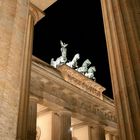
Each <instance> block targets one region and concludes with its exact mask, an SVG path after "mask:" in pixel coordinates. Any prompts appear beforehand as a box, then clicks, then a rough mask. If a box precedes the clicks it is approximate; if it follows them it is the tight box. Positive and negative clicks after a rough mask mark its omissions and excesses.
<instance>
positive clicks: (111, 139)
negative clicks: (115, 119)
mask: <svg viewBox="0 0 140 140" xmlns="http://www.w3.org/2000/svg"><path fill="white" fill-rule="evenodd" d="M105 139H106V140H113V135H111V134H110V133H106V134H105Z"/></svg>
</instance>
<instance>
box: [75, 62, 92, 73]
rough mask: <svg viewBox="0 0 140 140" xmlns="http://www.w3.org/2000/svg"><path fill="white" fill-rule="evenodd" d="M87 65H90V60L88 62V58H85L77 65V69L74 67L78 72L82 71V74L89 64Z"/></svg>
mask: <svg viewBox="0 0 140 140" xmlns="http://www.w3.org/2000/svg"><path fill="white" fill-rule="evenodd" d="M89 65H91V62H90V60H89V59H86V60H85V61H84V62H83V64H82V66H81V67H79V68H77V69H75V70H77V71H78V72H80V73H82V74H85V73H86V72H87V70H88V66H89Z"/></svg>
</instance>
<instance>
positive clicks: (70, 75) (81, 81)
mask: <svg viewBox="0 0 140 140" xmlns="http://www.w3.org/2000/svg"><path fill="white" fill-rule="evenodd" d="M57 69H58V70H59V71H60V72H61V74H62V76H63V78H64V80H66V81H67V82H69V83H71V84H72V85H74V86H76V87H78V88H80V89H82V90H83V91H85V92H87V93H89V94H92V95H93V96H96V97H97V98H99V99H101V100H103V95H102V92H103V91H104V90H105V88H104V87H102V86H101V85H99V84H98V83H96V82H94V81H93V80H91V79H89V78H87V77H86V76H84V75H83V74H81V73H79V72H77V71H76V70H74V69H72V68H70V67H69V66H67V65H61V66H59V67H58V68H57Z"/></svg>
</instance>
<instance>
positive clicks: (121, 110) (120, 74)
mask: <svg viewBox="0 0 140 140" xmlns="http://www.w3.org/2000/svg"><path fill="white" fill-rule="evenodd" d="M136 1H137V0H136ZM133 2H134V1H133ZM101 4H102V13H103V19H104V27H105V34H106V41H107V50H108V57H109V64H110V71H111V79H112V86H113V94H114V98H115V104H116V110H117V115H118V123H119V130H120V139H121V140H138V139H140V135H139V128H140V119H139V118H140V109H139V107H140V94H139V93H140V72H139V71H140V57H139V56H140V38H139V34H138V31H139V28H137V25H136V22H135V20H134V17H133V15H132V14H131V12H132V11H133V8H132V6H131V3H130V0H101Z"/></svg>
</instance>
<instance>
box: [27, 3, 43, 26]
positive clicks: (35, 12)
mask: <svg viewBox="0 0 140 140" xmlns="http://www.w3.org/2000/svg"><path fill="white" fill-rule="evenodd" d="M29 14H31V15H32V16H33V19H34V24H36V23H37V22H38V21H39V20H40V19H41V18H43V17H44V16H45V13H44V12H43V11H42V10H41V9H39V8H38V7H36V6H35V5H34V4H33V3H31V2H30V5H29Z"/></svg>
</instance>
